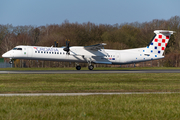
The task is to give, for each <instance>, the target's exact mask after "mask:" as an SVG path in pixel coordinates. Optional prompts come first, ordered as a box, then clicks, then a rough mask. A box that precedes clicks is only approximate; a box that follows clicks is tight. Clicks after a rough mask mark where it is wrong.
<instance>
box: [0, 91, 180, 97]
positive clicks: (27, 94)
mask: <svg viewBox="0 0 180 120" xmlns="http://www.w3.org/2000/svg"><path fill="white" fill-rule="evenodd" d="M175 93H180V92H119V93H11V94H0V96H88V95H132V94H175Z"/></svg>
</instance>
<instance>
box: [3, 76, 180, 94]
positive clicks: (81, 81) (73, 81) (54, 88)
mask: <svg viewBox="0 0 180 120" xmlns="http://www.w3.org/2000/svg"><path fill="white" fill-rule="evenodd" d="M51 92H52V93H57V92H60V93H61V92H62V93H64V92H66V93H78V92H180V73H148V74H146V73H144V74H141V73H132V74H130V73H129V74H0V93H51Z"/></svg>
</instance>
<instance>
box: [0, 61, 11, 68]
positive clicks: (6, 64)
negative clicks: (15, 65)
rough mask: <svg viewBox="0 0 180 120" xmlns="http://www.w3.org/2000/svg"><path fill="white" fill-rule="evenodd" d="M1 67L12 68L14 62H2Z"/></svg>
mask: <svg viewBox="0 0 180 120" xmlns="http://www.w3.org/2000/svg"><path fill="white" fill-rule="evenodd" d="M0 68H12V64H9V63H7V62H2V63H0Z"/></svg>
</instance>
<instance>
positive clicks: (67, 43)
mask: <svg viewBox="0 0 180 120" xmlns="http://www.w3.org/2000/svg"><path fill="white" fill-rule="evenodd" d="M69 43H70V40H66V47H65V48H64V49H63V50H64V51H66V52H67V53H68V54H69V51H70V49H69Z"/></svg>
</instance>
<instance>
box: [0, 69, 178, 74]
mask: <svg viewBox="0 0 180 120" xmlns="http://www.w3.org/2000/svg"><path fill="white" fill-rule="evenodd" d="M97 73H104V74H106V73H180V69H168V70H42V71H40V70H31V71H27V70H24V71H0V74H97Z"/></svg>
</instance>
